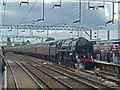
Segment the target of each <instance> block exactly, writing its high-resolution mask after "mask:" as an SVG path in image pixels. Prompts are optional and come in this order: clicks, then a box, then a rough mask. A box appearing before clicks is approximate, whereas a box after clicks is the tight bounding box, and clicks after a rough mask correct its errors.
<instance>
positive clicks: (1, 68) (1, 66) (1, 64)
mask: <svg viewBox="0 0 120 90" xmlns="http://www.w3.org/2000/svg"><path fill="white" fill-rule="evenodd" d="M3 59H4V56H3V53H2V50H1V48H0V73H1V74H2V73H3V72H4V70H5V68H4V67H5V64H4V60H3Z"/></svg>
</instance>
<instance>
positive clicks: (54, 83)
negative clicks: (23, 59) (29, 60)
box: [24, 63, 66, 89]
mask: <svg viewBox="0 0 120 90" xmlns="http://www.w3.org/2000/svg"><path fill="white" fill-rule="evenodd" d="M24 65H25V66H26V67H27V68H28V69H29V70H30V71H32V72H33V73H34V74H36V75H37V76H38V77H40V78H41V79H42V80H44V81H45V82H46V83H47V84H48V85H49V86H50V87H51V88H53V89H57V88H63V89H65V88H66V87H65V86H64V85H62V84H61V83H59V82H58V81H56V80H54V79H53V78H51V77H49V76H48V75H46V74H44V73H43V72H41V71H39V70H37V69H35V68H34V67H32V66H30V65H29V64H26V63H24Z"/></svg>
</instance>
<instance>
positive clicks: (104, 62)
mask: <svg viewBox="0 0 120 90" xmlns="http://www.w3.org/2000/svg"><path fill="white" fill-rule="evenodd" d="M94 62H96V63H101V64H106V65H114V66H118V67H120V64H114V63H113V62H110V63H108V62H106V61H102V60H96V59H94Z"/></svg>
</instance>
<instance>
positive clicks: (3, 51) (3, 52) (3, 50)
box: [1, 46, 5, 57]
mask: <svg viewBox="0 0 120 90" xmlns="http://www.w3.org/2000/svg"><path fill="white" fill-rule="evenodd" d="M1 49H2V54H3V56H4V57H5V48H4V47H3V46H2V47H1Z"/></svg>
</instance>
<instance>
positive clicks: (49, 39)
mask: <svg viewBox="0 0 120 90" xmlns="http://www.w3.org/2000/svg"><path fill="white" fill-rule="evenodd" d="M53 40H55V39H54V38H52V37H48V38H47V39H46V40H45V42H47V41H53Z"/></svg>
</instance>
